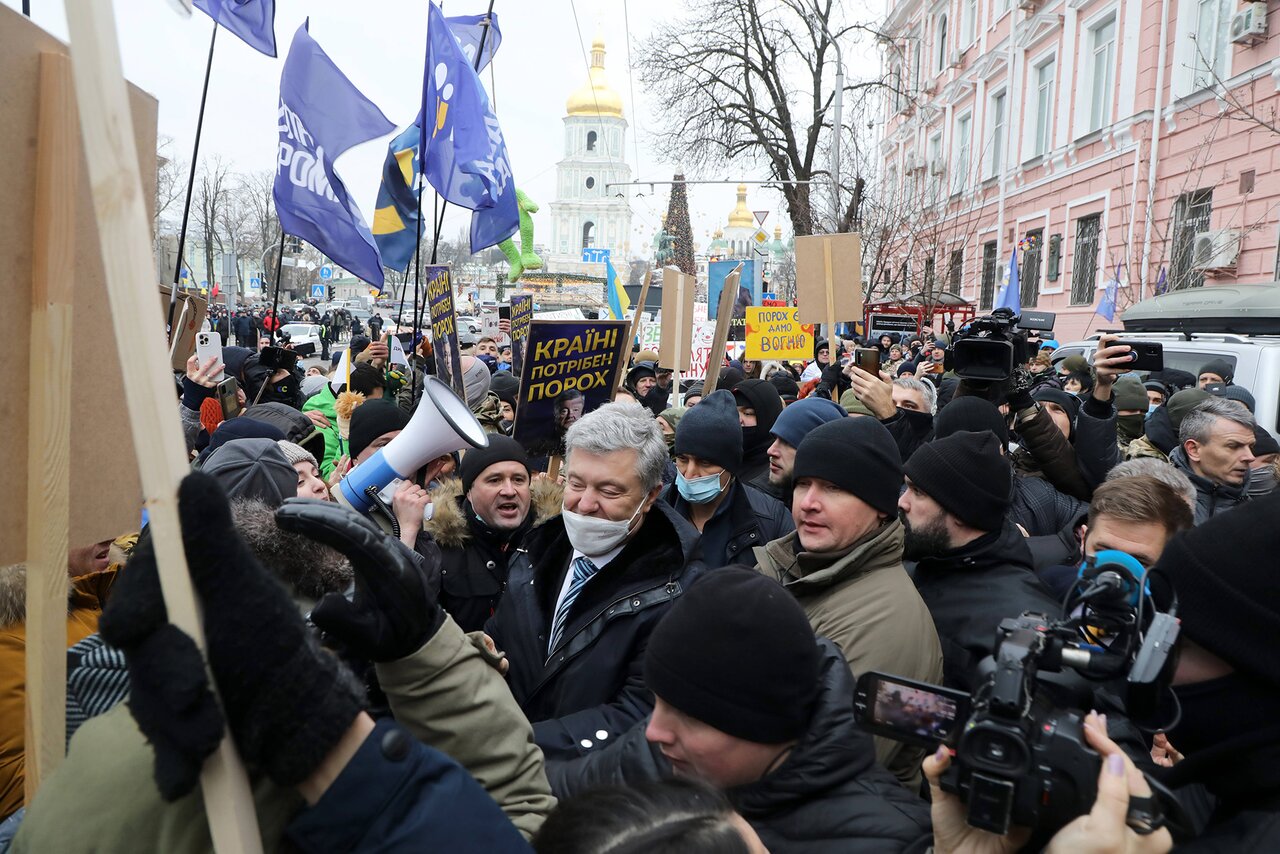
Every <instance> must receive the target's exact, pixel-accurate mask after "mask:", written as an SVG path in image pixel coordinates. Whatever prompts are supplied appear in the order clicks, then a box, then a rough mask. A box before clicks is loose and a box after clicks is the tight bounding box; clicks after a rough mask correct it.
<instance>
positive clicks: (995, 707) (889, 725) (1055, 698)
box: [854, 551, 1178, 834]
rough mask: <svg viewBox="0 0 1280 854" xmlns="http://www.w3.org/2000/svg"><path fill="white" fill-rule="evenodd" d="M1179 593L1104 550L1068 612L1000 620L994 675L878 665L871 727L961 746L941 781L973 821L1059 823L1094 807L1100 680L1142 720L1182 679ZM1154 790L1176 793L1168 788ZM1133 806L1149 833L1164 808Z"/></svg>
mask: <svg viewBox="0 0 1280 854" xmlns="http://www.w3.org/2000/svg"><path fill="white" fill-rule="evenodd" d="M1175 612H1176V600H1175V601H1174V604H1173V605H1172V606H1171V607H1170V609H1169V612H1168V613H1162V612H1159V611H1157V610H1156V609H1155V607H1154V604H1152V603H1151V596H1150V590H1149V588H1148V587H1147V583H1146V578H1145V571H1144V570H1143V568H1142V566H1141V564H1139V563H1138V562H1137V561H1136V560H1135V559H1134V558H1132V557H1130V556H1129V555H1127V554H1125V553H1123V552H1115V551H1107V552H1100V553H1099V554H1098V555H1097V556H1096V557H1095V558H1093V559H1091V560H1087V561H1086V562H1085V563H1084V564H1083V565H1082V566H1081V569H1080V574H1079V578H1078V580H1077V585H1076V588H1075V589H1074V590H1073V592H1072V594H1071V595H1070V596H1069V597H1068V600H1067V602H1066V605H1065V607H1064V613H1066V614H1068V615H1069V616H1068V617H1067V618H1066V619H1063V620H1052V619H1050V618H1048V617H1046V616H1044V615H1040V614H1023V615H1021V616H1018V617H1012V618H1009V619H1006V620H1004V621H1002V622H1001V623H1000V627H999V629H998V630H997V635H996V647H995V654H994V656H993V658H992V659H988V660H987V662H984V665H986V667H985V681H984V682H983V684H982V685H981V686H980V687H979V688H978V689H977V690H976V691H974V693H973V695H972V696H970V695H968V694H966V693H964V692H963V691H955V690H951V689H947V688H939V687H937V686H933V685H927V684H924V683H918V682H911V681H909V680H903V679H898V678H897V677H893V676H885V675H883V674H879V673H867V674H864V675H863V676H862V678H860V679H859V680H858V687H857V690H856V693H855V697H854V707H855V710H856V711H857V713H858V718H859V721H860V722H861V723H862V724H863V725H864V726H865V727H866V728H867V729H869V730H871V731H872V732H875V733H877V734H881V735H886V736H889V737H891V738H895V739H898V740H901V741H907V742H911V743H915V744H922V745H925V746H928V747H931V748H932V747H936V746H937V745H938V744H939V743H943V744H948V745H951V746H954V748H955V761H954V762H953V763H952V765H951V767H950V768H948V769H947V771H946V773H945V774H944V775H943V777H942V781H941V785H942V788H943V789H944V790H946V791H949V792H954V793H956V794H958V795H959V796H960V797H961V799H962V800H963V801H964V802H965V803H966V804H967V806H968V822H969V824H971V825H973V826H974V827H978V828H981V829H983V830H988V831H990V832H992V833H998V834H1004V833H1007V832H1008V831H1009V829H1010V827H1012V826H1014V825H1019V826H1022V827H1031V828H1037V829H1039V830H1043V831H1048V832H1053V831H1056V830H1057V829H1058V828H1060V827H1062V826H1063V825H1065V824H1067V823H1068V822H1069V821H1071V820H1072V819H1073V818H1075V817H1076V816H1079V815H1082V814H1084V813H1086V812H1088V811H1089V810H1090V808H1091V807H1092V806H1093V802H1094V800H1095V799H1096V797H1097V781H1098V772H1099V768H1100V765H1101V759H1100V757H1099V756H1098V754H1097V752H1095V751H1094V750H1093V748H1091V747H1090V746H1089V745H1088V743H1087V742H1086V741H1085V736H1084V718H1085V714H1086V712H1085V710H1086V709H1090V708H1093V707H1094V694H1095V689H1096V688H1098V687H1102V683H1105V687H1106V689H1107V690H1109V691H1114V692H1116V693H1117V694H1119V695H1120V696H1121V697H1122V698H1123V699H1125V701H1126V711H1127V712H1128V713H1129V716H1130V718H1131V719H1134V720H1135V721H1137V720H1139V719H1141V718H1142V717H1144V716H1148V715H1150V716H1154V715H1156V714H1157V713H1158V708H1159V702H1158V701H1159V698H1160V697H1161V696H1162V695H1163V694H1165V693H1166V689H1167V688H1168V685H1169V682H1170V679H1171V678H1172V673H1173V666H1174V659H1173V657H1172V656H1171V655H1170V653H1171V651H1172V650H1173V647H1174V644H1175V642H1176V641H1177V637H1178V622H1177V620H1176V619H1175V617H1174V613H1175ZM1152 788H1153V791H1155V792H1157V794H1159V795H1163V796H1165V797H1166V798H1167V799H1168V801H1169V802H1170V803H1175V802H1173V801H1172V796H1168V795H1167V790H1165V789H1164V788H1163V787H1162V786H1159V785H1158V784H1155V783H1154V782H1153V784H1152ZM1138 806H1139V809H1138V810H1137V811H1136V812H1135V811H1134V810H1133V808H1131V812H1130V820H1131V826H1133V827H1135V829H1137V830H1139V832H1143V831H1145V832H1150V830H1151V829H1154V827H1153V825H1154V826H1159V824H1158V822H1159V821H1160V820H1161V819H1160V816H1159V814H1158V813H1152V812H1149V811H1148V812H1145V813H1144V812H1143V810H1142V809H1141V805H1138Z"/></svg>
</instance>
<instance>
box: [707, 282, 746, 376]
mask: <svg viewBox="0 0 1280 854" xmlns="http://www.w3.org/2000/svg"><path fill="white" fill-rule="evenodd" d="M741 278H742V265H741V264H739V265H738V266H737V267H735V268H734V269H733V272H732V273H730V274H729V275H727V276H725V277H724V287H723V288H721V289H720V305H718V306H717V307H716V337H715V338H713V339H712V340H711V355H710V356H708V357H707V376H706V379H704V380H703V382H702V395H703V397H705V396H707V395H708V394H711V392H713V391H715V390H716V383H717V382H719V381H720V363H721V362H723V361H724V347H725V344H727V343H728V341H729V324H731V323H732V322H733V303H734V301H735V300H737V298H738V281H739V280H740V279H741Z"/></svg>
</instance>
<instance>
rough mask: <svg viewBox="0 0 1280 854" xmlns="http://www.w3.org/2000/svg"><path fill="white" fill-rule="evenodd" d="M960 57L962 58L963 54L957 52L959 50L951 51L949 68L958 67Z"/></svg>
mask: <svg viewBox="0 0 1280 854" xmlns="http://www.w3.org/2000/svg"><path fill="white" fill-rule="evenodd" d="M962 56H964V53H963V52H962V51H959V50H953V51H951V67H952V68H959V67H960V57H962Z"/></svg>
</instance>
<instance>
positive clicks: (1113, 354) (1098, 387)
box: [1093, 335, 1133, 401]
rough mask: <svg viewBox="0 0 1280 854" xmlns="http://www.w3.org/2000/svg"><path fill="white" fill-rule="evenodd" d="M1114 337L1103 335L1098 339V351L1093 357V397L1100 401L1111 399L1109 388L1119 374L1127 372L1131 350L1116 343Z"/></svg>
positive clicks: (1126, 345) (1116, 338) (1116, 337)
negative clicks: (1094, 377)
mask: <svg viewBox="0 0 1280 854" xmlns="http://www.w3.org/2000/svg"><path fill="white" fill-rule="evenodd" d="M1119 340H1120V338H1119V336H1116V335H1103V336H1102V337H1101V338H1099V339H1098V350H1097V352H1096V353H1094V356H1093V372H1094V375H1095V376H1096V379H1095V381H1094V384H1093V396H1094V397H1095V398H1097V399H1098V400H1101V401H1108V400H1110V399H1111V387H1112V386H1113V385H1115V382H1116V379H1117V378H1119V376H1120V375H1121V374H1125V373H1128V372H1129V368H1128V365H1129V362H1130V360H1131V358H1132V357H1131V356H1130V353H1131V352H1132V350H1133V348H1131V347H1130V346H1129V345H1128V344H1119V343H1117V342H1118V341H1119Z"/></svg>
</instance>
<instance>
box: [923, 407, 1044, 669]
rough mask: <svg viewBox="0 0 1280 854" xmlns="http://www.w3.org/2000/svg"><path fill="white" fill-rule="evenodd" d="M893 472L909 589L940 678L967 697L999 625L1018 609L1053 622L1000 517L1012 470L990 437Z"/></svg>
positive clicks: (975, 436) (952, 443) (1023, 554)
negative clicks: (899, 488)
mask: <svg viewBox="0 0 1280 854" xmlns="http://www.w3.org/2000/svg"><path fill="white" fill-rule="evenodd" d="M903 470H904V472H905V473H906V481H907V490H906V492H904V493H903V494H902V498H901V499H899V501H898V511H899V515H900V516H901V518H902V522H903V524H904V525H905V526H906V529H907V530H906V543H905V548H904V553H905V556H906V558H907V559H909V560H912V559H913V560H917V561H919V563H917V564H916V569H915V582H916V589H918V590H919V591H920V596H921V598H923V599H924V601H925V604H926V605H928V606H929V611H930V613H932V614H933V622H934V626H935V627H936V628H937V630H938V639H939V640H940V641H941V642H942V659H943V662H942V664H943V676H944V681H945V682H946V684H947V685H949V686H951V687H954V688H961V689H964V690H972V689H973V688H974V687H976V685H977V683H978V682H979V681H980V679H979V674H978V664H979V662H981V661H982V660H983V659H984V658H987V657H988V656H990V655H991V654H992V653H993V652H994V648H995V638H996V628H997V627H998V626H999V625H1000V621H1001V620H1003V619H1005V618H1006V617H1016V616H1018V615H1019V614H1022V613H1023V612H1024V611H1033V612H1036V613H1040V614H1046V615H1048V616H1050V617H1057V616H1058V615H1059V613H1060V612H1061V606H1060V605H1059V604H1058V603H1057V602H1055V601H1054V600H1053V598H1052V597H1051V596H1050V595H1049V593H1048V592H1047V591H1046V590H1045V588H1044V586H1043V585H1042V584H1041V583H1040V580H1039V579H1038V578H1036V576H1035V573H1034V572H1033V571H1032V567H1031V552H1030V551H1029V550H1028V549H1027V545H1026V543H1025V542H1023V537H1022V534H1020V533H1019V532H1018V529H1017V528H1015V527H1014V526H1013V525H1012V523H1010V522H1009V521H1008V519H1007V518H1006V517H1007V516H1008V514H1009V498H1010V492H1011V489H1012V483H1011V481H1012V478H1013V472H1012V470H1011V469H1010V468H1009V465H1008V463H1007V462H1005V460H1004V458H1003V457H1002V456H1001V454H1000V449H999V447H998V442H997V440H996V438H995V436H993V435H992V434H991V432H990V431H984V432H981V433H970V432H959V433H955V434H953V435H951V436H948V437H947V438H945V439H937V440H935V441H933V442H930V443H928V444H926V445H922V446H921V447H920V448H919V450H917V451H916V452H915V454H913V455H912V457H911V459H910V460H908V461H907V464H906V465H905V466H904V467H903Z"/></svg>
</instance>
